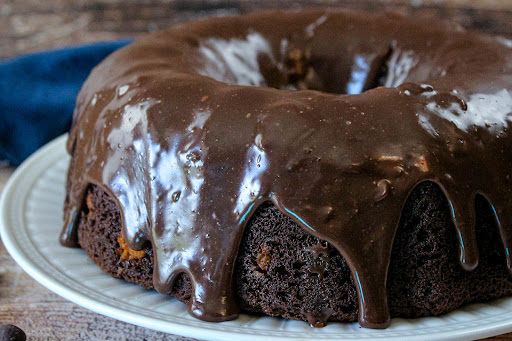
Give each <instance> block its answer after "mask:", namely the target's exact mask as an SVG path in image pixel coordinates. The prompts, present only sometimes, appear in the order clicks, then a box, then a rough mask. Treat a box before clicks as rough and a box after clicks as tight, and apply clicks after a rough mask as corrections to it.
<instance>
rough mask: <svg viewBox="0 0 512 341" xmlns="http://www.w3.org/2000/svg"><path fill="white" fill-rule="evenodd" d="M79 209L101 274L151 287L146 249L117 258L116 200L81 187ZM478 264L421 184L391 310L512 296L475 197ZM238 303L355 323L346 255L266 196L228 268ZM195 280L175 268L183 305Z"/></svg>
mask: <svg viewBox="0 0 512 341" xmlns="http://www.w3.org/2000/svg"><path fill="white" fill-rule="evenodd" d="M87 202H88V205H87V206H86V207H85V208H84V210H83V212H82V213H81V219H80V226H79V230H78V235H79V242H80V245H81V247H82V248H84V249H85V250H86V252H87V254H88V255H89V257H90V258H91V259H92V260H93V261H94V262H95V263H97V264H98V265H99V266H100V267H101V268H102V269H103V270H104V271H105V272H107V273H108V274H110V275H111V276H113V277H119V278H123V279H125V280H127V281H128V282H132V283H136V284H139V285H142V286H143V287H145V288H148V289H151V288H153V284H152V275H153V253H152V250H151V245H147V247H146V249H145V250H144V251H145V255H144V257H142V258H131V259H129V258H126V259H122V258H121V256H122V255H120V254H119V252H118V250H119V248H120V245H119V242H118V238H119V235H120V231H121V219H120V213H119V210H118V208H117V207H116V205H115V203H114V201H113V200H112V199H111V198H110V197H109V196H108V195H107V194H106V193H105V192H103V191H102V190H101V189H100V188H99V187H95V186H91V187H90V188H89V190H88V199H87ZM476 208H477V212H478V214H477V218H478V219H477V227H476V231H477V239H478V243H479V248H480V250H479V251H480V255H481V256H480V263H479V265H478V267H477V268H476V269H475V270H473V271H471V272H467V271H465V270H463V269H462V268H461V266H460V263H459V258H458V257H459V255H458V246H457V240H456V233H455V228H454V226H453V223H452V221H451V218H450V214H449V211H448V206H447V201H446V199H445V197H444V194H443V193H442V191H441V190H440V189H439V187H438V186H437V185H435V184H433V183H423V184H421V185H419V186H418V187H417V188H416V189H415V190H414V191H413V193H412V194H411V197H410V198H409V200H408V201H407V203H406V205H405V207H404V211H403V215H402V219H401V221H400V226H399V228H398V230H397V235H396V238H395V243H394V245H393V252H392V257H391V264H390V268H389V274H388V281H387V289H388V301H389V306H390V311H391V315H392V316H395V317H397V316H400V317H420V316H433V315H439V314H443V313H446V312H449V311H452V310H454V309H456V308H458V307H459V306H461V305H463V304H466V303H471V302H485V301H488V300H491V299H493V298H497V297H503V296H505V295H510V294H512V276H511V275H510V274H509V273H508V270H507V267H506V261H505V255H504V254H503V251H502V250H503V247H502V245H501V241H500V237H499V233H498V230H497V227H496V224H495V223H494V220H493V219H494V218H493V215H492V212H491V210H490V207H489V205H488V204H487V202H486V201H485V200H484V199H483V198H481V197H477V201H476ZM234 277H235V281H234V286H235V291H236V294H237V297H238V304H239V305H240V307H241V308H242V310H243V311H245V312H252V313H256V314H261V313H264V314H267V315H271V316H282V317H284V318H289V319H296V320H303V321H307V322H309V323H310V325H312V326H315V327H319V326H323V325H325V323H326V322H327V321H351V322H352V321H356V320H357V313H358V305H357V298H358V297H357V292H356V288H355V285H354V282H353V280H352V276H351V273H350V269H349V268H348V265H347V263H346V261H345V259H344V258H343V257H342V256H341V255H340V253H339V252H338V251H337V250H335V249H334V248H333V247H332V246H331V245H330V244H328V243H327V242H325V241H322V240H318V239H317V238H315V237H313V236H312V235H311V234H309V233H308V232H306V231H305V230H303V229H302V228H300V227H299V226H298V225H297V224H296V223H295V222H293V220H292V219H290V218H288V217H286V216H284V215H283V214H282V213H280V212H279V211H278V210H277V209H276V208H275V207H274V206H273V204H271V203H270V202H268V203H265V204H263V205H262V206H260V208H259V209H258V211H257V212H256V213H255V214H254V216H253V217H252V218H251V220H250V222H249V224H248V226H247V228H246V231H245V233H244V237H243V240H242V243H241V246H240V249H239V253H238V259H237V264H236V269H235V275H234ZM191 294H192V286H191V283H190V280H189V278H188V276H187V275H185V274H181V275H180V276H179V277H178V279H177V281H176V283H175V285H174V287H173V290H172V292H171V295H173V296H175V297H176V298H178V299H179V300H180V301H182V302H188V300H189V299H190V297H191Z"/></svg>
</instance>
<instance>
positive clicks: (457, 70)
mask: <svg viewBox="0 0 512 341" xmlns="http://www.w3.org/2000/svg"><path fill="white" fill-rule="evenodd" d="M322 18H325V19H322ZM235 66H236V68H235ZM231 67H233V69H231ZM238 83H240V84H243V85H240V84H238ZM244 85H260V86H263V85H267V86H269V87H255V86H244ZM382 85H386V86H388V87H379V86H382ZM389 86H393V87H389ZM375 87H376V88H375ZM291 88H296V89H316V90H322V91H311V90H302V91H289V90H279V89H291ZM511 90H512V57H511V54H510V49H509V48H508V47H507V46H506V45H505V44H503V43H501V42H500V41H498V40H495V39H494V40H493V39H489V38H488V37H486V36H481V35H477V34H472V33H466V32H461V31H460V29H457V30H454V29H453V28H450V27H443V25H441V24H439V23H436V24H435V25H433V24H432V23H429V22H424V21H421V20H409V19H406V18H402V17H396V16H388V15H373V14H372V15H370V14H364V15H362V14H355V13H350V12H343V11H329V12H326V11H321V10H314V11H304V12H267V13H262V14H255V15H249V16H243V17H231V18H216V19H209V20H206V21H199V22H193V23H189V24H186V25H183V26H179V27H177V28H175V29H173V30H169V31H163V32H158V33H155V34H152V35H149V36H147V37H145V38H143V39H139V40H138V41H137V42H135V43H134V44H132V45H130V46H128V47H126V48H123V49H121V50H119V51H117V52H116V53H114V54H113V55H111V56H110V57H109V58H107V59H106V60H105V61H104V62H103V63H102V64H100V65H99V66H98V67H97V68H96V69H95V70H94V71H93V72H92V74H91V76H90V77H89V79H88V80H87V81H86V83H85V85H84V87H83V88H82V91H81V93H80V95H79V98H78V101H77V107H76V111H75V115H74V125H73V128H72V131H71V135H70V138H69V141H68V151H69V153H70V154H71V155H72V162H71V167H70V171H69V174H68V195H67V200H66V206H65V217H66V221H67V222H68V223H67V224H66V226H65V228H64V230H63V233H62V235H61V242H62V243H63V244H64V245H68V246H74V245H76V239H77V238H76V226H75V227H73V224H74V221H75V216H76V212H78V211H79V210H80V208H81V207H82V204H83V199H84V193H85V190H86V189H87V186H88V185H90V184H95V185H98V186H100V187H101V188H102V189H104V190H105V191H106V192H107V193H109V194H110V195H111V196H112V197H113V198H114V200H115V201H116V203H117V204H118V206H119V208H120V210H121V217H122V222H123V231H122V234H123V237H124V239H125V241H126V242H127V244H128V246H129V247H130V248H132V249H135V250H141V249H143V248H144V245H145V243H146V242H151V244H152V247H153V250H155V270H154V274H155V275H154V276H153V277H154V285H155V288H156V289H157V290H158V291H159V292H162V293H169V292H170V290H171V288H172V286H173V281H174V279H175V278H176V276H177V275H178V274H179V273H182V272H185V273H187V274H188V276H189V277H190V279H191V282H192V286H193V297H192V298H191V300H190V303H189V311H190V313H191V314H192V315H194V316H196V317H198V318H200V319H203V320H207V321H225V320H230V319H234V318H236V316H237V314H238V312H239V309H238V307H237V305H236V302H235V299H234V292H233V290H232V282H233V278H232V273H233V268H234V265H235V260H236V257H237V252H238V246H239V244H240V241H241V238H242V235H243V231H244V226H245V224H246V223H247V221H248V220H249V218H250V216H251V215H252V213H253V212H255V210H256V209H257V207H258V206H259V205H260V204H262V203H263V202H265V201H268V200H270V201H272V202H273V203H274V205H275V206H276V207H277V208H278V209H279V210H280V211H281V212H282V213H284V214H286V215H288V216H290V217H291V218H293V219H294V220H295V221H296V222H297V223H298V224H299V225H300V226H301V227H303V228H304V229H306V230H307V231H309V232H310V233H312V234H313V235H314V236H316V237H318V238H320V239H322V240H326V241H328V242H329V243H330V244H331V245H333V246H334V247H336V248H337V249H338V250H339V252H340V253H341V254H342V255H343V256H344V257H345V258H346V260H347V262H348V264H349V266H350V268H351V271H352V274H353V277H354V280H355V283H356V286H357V290H358V294H359V322H360V324H361V325H362V326H365V327H371V328H382V327H385V326H387V325H388V324H389V312H388V307H387V300H386V275H387V269H388V265H389V260H390V254H391V248H392V244H393V238H394V235H395V231H396V228H397V225H398V222H399V219H400V214H401V209H402V206H403V204H404V202H405V201H406V199H407V197H408V195H409V193H410V192H411V191H412V189H413V188H414V187H415V186H416V185H417V184H418V183H420V182H422V181H433V182H436V183H437V184H439V186H440V187H441V188H442V189H443V191H444V192H445V194H446V196H447V198H448V201H449V203H450V207H451V211H452V216H453V221H454V223H455V227H456V229H457V233H458V236H459V239H460V261H461V265H462V266H463V267H464V268H465V269H466V270H468V271H470V270H472V269H474V268H475V267H476V266H477V264H478V248H477V243H476V240H475V231H474V220H475V211H474V198H475V195H476V194H481V195H483V196H485V198H487V200H488V201H489V202H490V203H491V205H492V207H493V209H494V211H495V212H496V219H497V222H498V225H499V226H500V233H501V236H502V239H503V242H504V247H505V248H506V249H507V251H508V247H509V245H510V242H512V240H511V230H510V223H511V221H512V217H511V215H510V213H508V212H510V211H507V209H508V208H509V207H511V203H510V200H511V199H509V198H512V196H511V194H512V184H511V182H510V168H511V167H510V165H511V164H512V155H511V154H510V153H509V148H510V146H512V137H511V136H510V134H509V133H508V132H507V129H508V122H509V121H510V120H511V119H512V118H511V117H510V114H509V113H506V111H507V110H508V108H510V103H509V102H508V99H509V98H510V91H511ZM360 91H364V92H362V93H360V94H357V95H350V94H349V93H355V92H360ZM495 100H497V102H496V103H494V102H493V101H495ZM487 103H488V104H487ZM506 254H507V255H508V252H506ZM507 261H508V263H509V264H510V260H507Z"/></svg>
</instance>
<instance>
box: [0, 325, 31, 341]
mask: <svg viewBox="0 0 512 341" xmlns="http://www.w3.org/2000/svg"><path fill="white" fill-rule="evenodd" d="M26 339H27V335H25V332H24V331H23V330H21V328H19V327H17V326H15V325H12V324H3V325H1V326H0V341H25V340H26Z"/></svg>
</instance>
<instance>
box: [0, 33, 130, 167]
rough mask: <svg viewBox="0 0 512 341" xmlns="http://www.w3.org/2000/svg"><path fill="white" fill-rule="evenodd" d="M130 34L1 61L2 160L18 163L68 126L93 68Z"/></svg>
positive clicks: (0, 152) (125, 41)
mask: <svg viewBox="0 0 512 341" xmlns="http://www.w3.org/2000/svg"><path fill="white" fill-rule="evenodd" d="M131 41H132V39H125V40H120V41H114V42H103V43H95V44H90V45H83V46H77V47H69V48H65V49H59V50H52V51H45V52H41V53H34V54H30V55H23V56H20V57H16V58H13V59H9V60H5V61H1V62H0V160H7V161H9V162H10V163H11V164H13V165H18V164H20V163H21V162H22V161H23V160H25V159H26V158H27V157H28V156H29V155H30V154H32V153H33V152H35V151H36V150H37V149H38V148H39V147H41V146H42V145H44V144H45V143H47V142H48V141H50V140H52V139H53V138H55V137H57V136H59V135H61V134H63V133H65V132H66V131H68V130H69V127H70V124H71V117H72V115H73V108H74V106H75V99H76V95H77V94H78V91H79V90H80V87H81V86H82V83H83V82H84V81H85V79H86V78H87V76H88V75H89V72H90V71H91V69H92V68H93V67H94V66H95V65H97V64H98V63H99V62H101V61H102V60H103V59H104V58H105V57H106V56H107V55H109V54H110V53H112V52H113V51H115V50H116V49H118V48H120V47H122V46H124V45H126V44H128V43H130V42H131Z"/></svg>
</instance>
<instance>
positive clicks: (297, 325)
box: [0, 136, 512, 341]
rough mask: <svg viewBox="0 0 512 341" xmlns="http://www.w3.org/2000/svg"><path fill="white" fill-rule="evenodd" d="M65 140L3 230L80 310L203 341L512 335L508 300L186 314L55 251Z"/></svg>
mask: <svg viewBox="0 0 512 341" xmlns="http://www.w3.org/2000/svg"><path fill="white" fill-rule="evenodd" d="M66 138H67V136H61V137H59V138H57V139H56V140H54V141H53V142H51V143H49V144H48V145H46V146H45V147H43V148H42V149H41V150H39V151H38V152H37V153H35V154H34V155H33V156H31V157H30V158H29V159H28V160H27V161H25V162H24V163H23V165H21V166H20V167H19V168H18V169H17V170H16V172H15V173H14V174H13V176H12V177H11V178H10V179H9V181H8V183H7V185H6V187H5V189H4V193H3V195H2V198H1V200H0V232H1V234H2V240H3V242H4V244H5V247H6V248H7V250H8V251H9V253H10V254H11V256H12V257H13V258H14V260H15V261H16V262H17V263H18V264H19V265H20V266H21V267H22V268H23V269H24V270H25V271H26V272H27V273H28V274H29V275H30V276H32V277H33V278H34V279H36V280H37V281H38V282H39V283H41V284H42V285H44V286H45V287H47V288H48V289H50V290H52V291H53V292H55V293H57V294H58V295H61V296H62V297H64V298H66V299H68V300H70V301H73V302H75V303H77V304H79V305H81V306H84V307H86V308H88V309H91V310H93V311H95V312H98V313H100V314H104V315H107V316H110V317H113V318H115V319H118V320H121V321H125V322H128V323H133V324H136V325H139V326H143V327H147V328H151V329H155V330H160V331H163V332H168V333H173V334H180V335H183V336H189V337H194V338H199V339H207V340H223V341H226V340H237V341H240V340H257V341H260V340H262V339H265V340H266V341H271V340H312V339H331V340H334V339H336V340H340V339H378V340H396V339H405V338H407V339H410V340H432V339H439V340H441V339H443V340H462V339H467V340H469V339H476V338H483V337H489V336H493V335H498V334H503V333H506V332H509V331H512V298H507V299H501V300H497V301H493V302H491V303H489V304H474V305H470V306H467V307H464V308H462V309H459V310H457V311H456V312H453V313H450V314H447V315H444V316H442V317H430V318H421V319H412V320H404V319H393V321H392V323H391V326H390V327H389V328H387V329H384V330H372V329H364V328H360V327H359V325H358V324H357V323H330V324H329V325H328V326H327V327H325V328H320V329H313V328H310V327H309V326H308V325H307V323H304V322H298V321H287V320H283V319H278V318H271V317H251V316H248V315H241V316H240V317H239V318H238V319H237V320H235V321H230V322H223V323H207V322H202V321H199V320H196V319H194V318H192V317H190V316H189V315H188V313H187V310H186V308H185V305H184V304H182V303H180V302H178V301H177V300H176V299H173V298H171V297H168V296H164V295H160V294H158V293H156V292H154V291H149V290H145V289H143V288H141V287H139V286H136V285H133V284H129V283H127V282H124V281H123V280H120V279H114V278H111V277H110V276H108V275H106V274H105V273H103V272H102V271H101V270H100V269H99V268H98V267H97V266H96V265H95V264H94V263H92V262H91V261H89V259H88V258H87V256H86V254H85V252H84V251H83V250H81V249H70V248H65V247H62V246H60V244H59V243H58V236H59V232H60V229H61V227H62V224H63V222H62V205H63V201H64V195H65V190H64V184H65V178H66V170H67V165H68V162H69V156H68V155H67V153H66V151H65V141H66Z"/></svg>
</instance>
